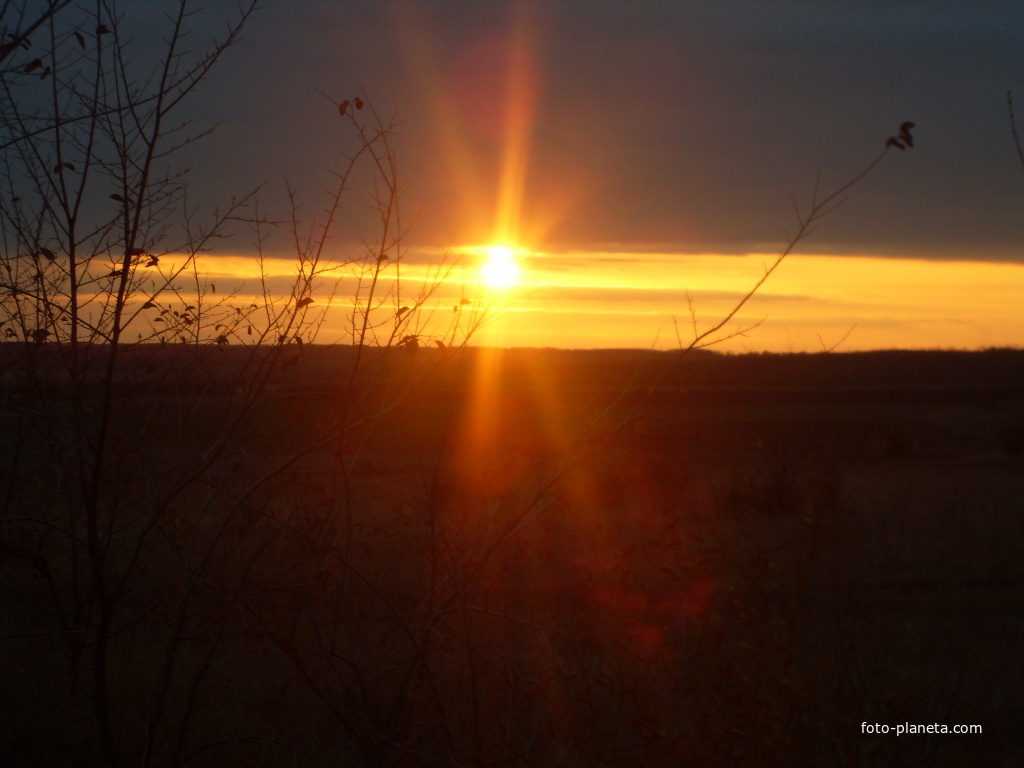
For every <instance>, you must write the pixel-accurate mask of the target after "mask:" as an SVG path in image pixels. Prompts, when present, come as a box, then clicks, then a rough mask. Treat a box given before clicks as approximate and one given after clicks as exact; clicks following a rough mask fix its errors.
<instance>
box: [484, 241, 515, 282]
mask: <svg viewBox="0 0 1024 768" xmlns="http://www.w3.org/2000/svg"><path fill="white" fill-rule="evenodd" d="M483 276H484V282H485V283H487V285H489V286H492V287H494V288H500V287H504V286H509V285H512V284H513V283H514V282H515V281H516V278H518V277H519V265H518V264H516V260H515V253H514V252H513V251H512V249H511V248H509V247H508V246H507V245H494V246H491V248H490V250H489V251H488V254H487V261H486V262H485V263H484V266H483Z"/></svg>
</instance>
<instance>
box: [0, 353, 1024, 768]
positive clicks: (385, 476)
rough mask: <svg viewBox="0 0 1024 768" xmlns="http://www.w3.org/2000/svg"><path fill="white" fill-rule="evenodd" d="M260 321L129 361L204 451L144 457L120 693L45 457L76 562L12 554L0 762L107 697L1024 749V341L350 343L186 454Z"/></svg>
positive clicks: (396, 748) (278, 760) (382, 738)
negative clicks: (887, 344)
mask: <svg viewBox="0 0 1024 768" xmlns="http://www.w3.org/2000/svg"><path fill="white" fill-rule="evenodd" d="M147 354H148V353H147ZM235 354H236V353H234V352H231V351H228V352H227V353H226V354H225V355H223V356H222V357H220V358H217V357H216V355H212V356H209V357H207V358H206V362H204V363H203V366H205V367H204V370H206V371H207V376H208V378H207V385H206V386H205V388H200V389H197V390H196V392H198V394H195V395H194V397H193V400H188V401H187V402H189V403H193V405H192V406H190V408H191V410H188V409H186V410H182V407H181V406H180V405H175V406H174V408H171V404H170V401H166V402H165V401H164V400H162V399H161V398H164V397H167V395H165V394H164V393H165V390H163V389H161V388H160V387H158V386H156V385H155V384H154V385H153V386H152V387H148V388H147V386H144V385H143V384H138V385H133V386H134V388H132V389H131V390H130V391H129V393H128V394H126V395H125V396H124V397H125V398H126V400H125V402H126V403H128V404H127V405H126V406H125V407H126V408H129V407H136V408H142V407H143V406H142V405H140V403H143V402H144V403H145V408H147V409H149V410H148V411H147V412H156V413H158V414H162V415H160V416H157V417H152V418H151V419H150V421H149V422H147V423H151V424H153V425H154V426H153V427H152V429H153V430H154V431H153V434H154V435H156V436H157V437H158V439H157V440H156V443H157V444H158V445H157V448H153V449H152V450H153V451H154V452H157V453H160V455H161V456H162V461H165V462H167V463H168V464H169V465H173V466H174V467H177V468H178V472H179V474H178V475H176V477H177V478H178V479H179V480H180V478H183V477H186V478H190V482H192V483H193V485H192V486H189V487H188V488H186V489H185V490H180V491H176V493H177V494H178V495H177V496H175V499H176V501H175V502H174V503H173V504H164V505H163V506H160V503H161V502H159V499H160V498H165V497H166V492H165V496H163V497H161V496H160V488H163V486H160V483H161V482H165V480H161V479H160V478H161V477H163V475H162V474H161V472H160V471H158V470H157V468H156V467H154V466H153V465H147V468H145V469H143V470H140V471H139V472H138V474H136V475H131V476H128V475H123V474H122V475H121V477H122V479H123V481H124V483H125V485H124V490H123V495H124V496H125V497H131V498H132V499H133V504H134V507H133V509H135V510H136V512H134V513H133V514H144V513H145V509H147V507H146V506H145V504H144V503H143V502H142V499H143V498H146V499H150V501H149V502H147V503H149V504H150V505H151V507H150V508H152V509H155V510H156V511H155V512H153V513H152V516H151V518H150V519H152V520H155V521H156V523H155V527H154V528H153V531H155V533H153V534H152V538H147V537H150V535H151V534H149V533H146V534H145V536H142V534H132V535H133V536H135V538H131V536H129V537H128V538H127V539H125V541H127V542H128V543H127V544H125V545H124V546H122V547H120V548H118V547H114V548H113V549H112V550H111V552H110V554H109V555H108V559H107V561H105V562H106V563H107V564H106V565H105V566H104V567H105V568H107V569H108V570H107V572H106V573H107V576H106V577H105V578H109V573H110V572H115V573H116V576H117V578H118V579H119V580H120V581H118V583H119V584H121V583H129V584H131V585H132V589H131V590H125V591H124V592H123V593H122V592H115V594H116V596H117V600H118V601H119V602H117V609H116V610H115V611H112V615H113V619H112V622H113V624H114V629H113V630H112V631H111V632H110V635H109V638H108V640H109V642H110V643H111V644H112V645H113V646H115V647H116V649H117V653H116V654H113V655H112V656H111V657H110V658H111V660H110V661H109V665H108V669H107V670H106V672H104V673H103V674H104V675H105V680H106V682H107V686H108V688H109V690H107V691H106V692H101V694H102V696H103V697H105V699H104V700H102V701H100V699H99V698H98V696H99V694H97V693H96V691H95V685H96V684H95V680H96V679H98V675H97V671H96V663H97V662H96V661H94V659H99V658H100V656H101V654H97V653H96V644H95V643H96V640H95V638H93V636H92V635H90V633H94V634H96V637H99V636H100V634H102V633H99V631H98V630H97V629H96V628H95V626H94V624H95V621H96V616H97V615H98V613H97V611H98V609H97V608H95V607H94V605H93V603H92V602H89V600H90V599H91V597H90V594H91V593H90V592H89V590H88V589H84V588H82V587H81V585H80V584H79V585H77V586H76V585H75V584H73V583H72V582H74V581H75V579H79V580H81V579H86V578H87V577H86V572H87V571H88V568H87V567H86V566H84V565H83V564H82V562H80V561H78V560H75V559H74V557H73V556H72V555H73V551H74V547H73V546H71V545H63V544H53V543H52V539H53V538H54V537H55V536H57V534H54V533H52V532H51V533H40V530H42V528H41V527H40V526H41V525H42V523H40V522H39V521H41V520H45V519H46V513H43V512H40V511H39V510H38V509H33V510H32V511H31V514H29V513H28V512H26V509H28V507H30V506H32V504H31V503H30V502H33V499H31V498H30V497H28V496H26V495H25V494H26V493H27V491H24V490H21V491H18V492H17V493H21V494H22V495H21V496H18V495H17V493H14V492H13V491H12V492H9V494H8V497H9V501H8V506H7V508H6V510H7V511H6V513H5V514H6V515H7V517H6V518H5V520H4V521H3V522H4V524H5V526H6V534H5V535H6V537H7V538H6V539H4V540H6V541H8V542H13V543H14V544H16V545H17V548H18V551H19V552H22V553H23V552H24V551H29V552H30V553H31V554H32V556H36V555H38V556H39V557H43V558H46V559H47V561H48V566H47V567H48V573H49V574H50V576H49V577H48V578H50V579H51V582H52V581H54V580H55V581H57V582H61V584H60V585H59V586H58V587H57V588H48V587H46V586H45V585H44V584H43V583H41V580H40V579H39V578H37V577H34V576H31V574H30V573H29V572H30V570H31V569H28V568H26V566H25V565H24V562H25V560H26V557H21V559H18V558H14V557H8V558H7V559H6V560H4V561H0V568H2V570H0V574H2V576H3V580H2V581H0V589H2V590H3V591H4V595H3V598H2V599H3V600H5V601H6V604H7V607H6V608H4V609H2V614H0V618H2V620H3V622H4V623H3V624H0V673H2V675H3V677H2V685H3V694H2V698H0V764H2V763H3V757H2V755H4V754H7V755H15V756H16V762H17V763H18V764H26V765H27V764H32V763H37V764H42V763H43V762H46V761H52V760H55V759H59V760H62V761H67V760H68V759H69V755H71V754H82V755H85V756H86V757H85V758H83V759H82V760H81V763H80V764H83V765H85V764H90V765H91V764H95V762H90V761H91V760H92V759H93V757H94V756H95V755H97V754H101V753H102V747H101V745H100V744H99V742H98V740H99V737H97V736H95V735H94V734H95V731H96V729H95V728H94V727H93V725H91V724H92V723H93V722H94V721H96V720H97V719H98V717H99V716H98V714H97V711H98V709H99V708H101V707H102V708H105V710H106V711H108V712H109V713H111V717H113V719H114V720H115V721H117V723H118V726H117V733H118V735H117V736H116V749H117V750H118V755H119V758H120V761H121V762H125V763H126V764H139V762H140V758H141V760H142V762H143V764H153V765H157V764H159V765H163V764H168V765H184V764H188V765H206V764H210V765H214V764H218V765H220V764H238V765H280V764H285V762H286V761H287V764H289V765H292V764H294V765H319V764H325V765H428V764H441V765H457V764H458V765H485V764H486V765H580V766H597V765H638V766H639V765H645V766H650V765H655V766H658V765H666V766H668V765H673V766H674V765H695V766H696V765H701V766H703V765H723V766H724V765H751V766H753V765H758V766H772V765H779V766H784V765H785V766H790V765H841V766H875V765H879V766H881V765H886V766H890V765H891V766H939V765H941V766H1002V765H1006V766H1010V765H1020V764H1022V763H1024V737H1022V736H1021V735H1020V728H1019V725H1020V723H1021V722H1024V656H1022V652H1021V649H1022V648H1024V557H1022V555H1024V501H1022V499H1024V472H1022V469H1024V353H1021V352H1017V351H1007V350H993V351H989V352H979V353H954V352H935V353H907V352H892V353H864V354H832V355H752V356H719V355H711V354H706V355H695V356H692V357H689V358H687V359H685V360H683V361H681V362H679V363H678V364H677V365H673V364H672V360H673V358H672V356H671V355H670V354H666V353H645V352H628V351H623V352H619V351H598V352H561V351H553V350H540V351H538V350H506V351H494V350H464V351H461V352H455V353H448V352H446V353H442V352H441V351H439V350H421V351H420V352H419V353H417V354H416V355H411V354H406V353H405V352H399V354H398V355H397V356H396V357H395V359H393V360H383V358H381V359H375V360H374V361H373V362H374V363H375V364H377V363H380V364H381V367H379V368H376V367H374V368H372V369H371V371H372V372H370V373H367V374H366V375H365V376H364V377H363V378H361V379H360V380H359V386H358V387H355V388H350V387H349V386H348V381H349V375H350V372H351V367H350V366H351V355H350V352H349V351H348V350H341V349H317V348H314V349H310V350H306V351H305V352H304V353H303V357H302V358H301V359H300V360H298V361H297V362H296V363H295V364H294V365H292V366H291V367H289V368H288V369H287V371H286V373H285V374H284V375H281V376H277V377H275V378H273V380H272V381H271V382H270V383H269V384H268V387H267V388H266V390H265V393H264V396H263V397H262V399H261V400H260V405H259V408H258V409H257V411H254V414H256V415H254V416H252V417H248V418H247V420H246V421H245V422H244V425H243V427H244V428H242V429H239V430H238V432H239V435H238V436H237V437H232V440H231V441H229V443H230V444H229V447H227V448H223V454H218V456H220V455H223V457H224V461H225V463H224V464H223V467H222V468H221V469H217V468H218V467H220V466H221V465H219V464H216V463H210V464H208V465H204V468H203V469H202V471H201V472H199V473H195V472H191V471H185V470H184V469H181V468H182V467H185V466H186V465H189V461H188V457H189V455H191V453H192V451H193V450H198V448H193V447H191V446H193V443H192V442H190V441H196V442H195V443H194V445H195V446H199V445H200V444H203V445H205V444H207V443H208V442H209V441H211V440H212V441H214V442H215V441H216V438H217V435H218V434H220V432H219V430H221V429H224V428H226V427H224V426H223V424H224V422H222V421H219V420H218V418H217V414H220V413H223V412H226V411H230V409H231V407H232V406H231V405H230V403H231V402H233V399H237V398H238V397H239V396H240V394H239V392H240V391H241V390H240V389H239V386H240V385H239V383H238V382H237V381H236V377H235V372H236V369H237V367H238V365H239V363H238V361H237V359H236V357H233V355H235ZM146 364H147V365H148V366H149V368H150V369H151V371H152V370H160V369H161V368H162V367H166V366H167V365H168V364H169V363H168V360H167V359H161V360H156V361H154V360H149V361H148V362H147V363H146ZM147 381H148V380H147ZM243 389H244V387H243ZM346 393H347V394H346ZM177 396H180V392H179V393H178V395H177ZM7 397H8V398H10V397H14V395H11V394H10V393H8V395H7ZM178 402H181V401H179V400H176V401H175V403H178ZM133 403H134V405H131V404H133ZM167 411H173V414H171V415H172V416H173V418H171V417H170V416H168V415H167ZM337 419H343V420H344V421H345V423H346V424H348V425H350V428H349V429H348V430H347V431H346V433H345V435H344V436H343V437H340V438H336V437H335V436H333V434H331V433H330V427H331V424H332V423H333V422H334V421H335V420H337ZM12 423H13V422H11V421H10V415H9V414H8V424H12ZM139 423H141V422H139V421H133V422H132V424H133V425H136V424H139ZM175 425H177V426H175ZM182 425H184V426H182ZM122 426H123V425H122ZM174 430H177V431H174ZM126 431H127V430H126ZM232 434H234V433H232ZM175 435H176V436H177V437H173V439H172V436H175ZM321 437H322V438H323V439H321ZM126 439H127V438H126ZM204 441H205V442H204ZM12 445H13V444H12ZM12 450H13V449H12ZM40 450H42V449H40ZM271 466H273V467H275V468H276V469H275V470H274V473H275V474H274V476H273V481H272V482H271V481H270V480H268V481H266V482H262V481H261V483H262V484H259V485H258V488H259V490H258V492H256V493H249V495H245V494H246V493H247V492H246V491H244V490H240V489H241V488H242V487H243V486H245V485H246V483H249V484H250V485H251V486H252V487H256V486H255V485H252V484H253V483H256V479H257V478H259V477H264V476H267V473H268V472H269V470H268V469H267V468H268V467H271ZM215 471H217V472H222V473H223V474H224V476H225V478H226V479H223V480H221V479H218V478H219V477H220V476H219V475H218V476H216V477H215V476H214V473H215ZM204 473H205V474H204ZM261 473H263V474H261ZM164 474H166V473H164ZM196 478H199V481H196ZM5 482H7V483H8V484H9V486H10V487H11V488H14V484H13V481H12V480H11V478H10V477H8V476H6V475H5ZM166 482H170V481H166ZM131 483H136V484H139V485H140V486H145V487H146V488H149V489H150V490H149V491H147V493H149V494H150V495H148V496H147V495H146V493H143V492H142V491H138V492H134V491H132V490H131V486H130V484H131ZM147 484H148V485H147ZM180 484H181V483H179V485H180ZM151 486H152V487H151ZM157 486H160V488H157ZM175 487H177V486H175ZM153 488H156V490H153ZM243 497H244V504H243V505H241V506H240V505H239V502H238V499H240V498H243ZM12 499H13V501H12ZM19 499H20V502H19V501H18V500H19ZM154 499H156V500H155V501H154ZM218 499H219V500H218ZM136 502H137V503H136ZM19 503H20V504H21V507H19V506H18V505H19ZM112 503H113V502H112ZM153 504H156V505H157V506H152V505H153ZM111 509H114V507H113V506H112V507H111ZM240 509H243V510H244V513H245V525H244V527H242V528H238V527H234V526H236V523H237V520H238V519H240V518H238V516H239V515H241V514H242V513H241V512H239V510H240ZM221 510H230V511H229V512H223V511H221ZM117 514H123V513H117ZM32 515H35V517H34V518H33V520H35V521H36V523H37V524H36V525H35V527H33V526H32V525H27V524H25V523H24V518H25V517H26V516H28V517H31V516H32ZM230 515H234V516H235V517H232V518H231V519H232V520H233V521H234V522H231V523H230V524H229V523H225V522H224V520H226V519H227V517H225V516H230ZM110 516H111V519H113V518H114V517H115V516H116V515H115V512H110ZM125 519H133V518H131V515H129V516H128V518H125ZM46 525H51V524H50V523H46ZM133 525H136V527H135V528H133V527H132V526H133ZM43 527H45V526H43ZM51 527H53V528H55V529H59V530H62V531H63V535H68V536H69V537H70V534H69V529H68V528H67V527H66V526H65V527H64V528H61V524H58V523H53V524H52V525H51ZM110 530H111V531H112V533H111V536H112V538H113V539H115V540H116V536H117V535H120V534H117V533H116V531H121V530H125V531H130V530H136V531H139V530H142V529H141V528H139V527H138V526H137V524H135V523H130V522H125V523H123V528H118V527H117V526H114V525H113V524H111V527H110ZM147 530H148V529H147ZM125 535H126V536H127V534H125ZM140 537H141V538H140ZM70 538H73V537H70ZM86 538H87V537H86ZM225 541H229V542H230V546H225V545H224V542H225ZM136 542H137V543H136ZM8 546H9V549H11V551H13V548H12V545H11V544H9V545H8ZM83 546H84V545H83ZM69 552H70V553H72V554H69ZM132 553H138V554H144V555H145V557H136V558H135V559H131V558H130V557H129V555H131V554H132ZM203 553H206V554H205V555H203V557H201V556H200V555H201V554H203ZM204 557H205V559H203V558H204ZM118 558H122V560H119V559H118ZM140 560H141V561H143V563H142V565H141V566H140V565H139V561H140ZM147 562H148V563H149V567H148V568H147V567H145V565H146V563H147ZM109 563H115V564H114V565H109ZM26 574H28V575H26ZM62 580H63V581H62ZM63 582H66V584H64V583H63ZM171 582H173V583H171ZM179 582H181V583H188V584H189V585H190V586H189V587H188V588H182V587H181V586H180V583H179ZM47 601H50V602H47ZM61 611H63V612H64V614H61ZM99 613H102V611H99ZM65 614H74V615H76V616H77V617H78V621H79V623H78V625H75V626H77V629H74V631H76V632H79V633H80V635H84V636H86V639H85V640H84V641H83V642H81V643H78V644H76V643H74V642H68V641H67V637H68V636H69V635H68V633H70V632H71V631H72V629H73V628H72V627H70V625H68V624H67V622H66V621H64V619H63V616H64V615H65ZM26 638H29V639H26ZM39 638H44V641H43V642H40V641H39ZM76 654H77V655H76ZM168 670H171V671H168ZM90 680H92V681H94V682H92V683H90V682H89V681H90ZM167 681H170V682H167ZM90 686H91V687H90ZM98 701H99V703H97V702H98ZM154 723H156V725H154ZM865 724H867V726H870V728H866V726H865ZM907 725H910V726H913V727H915V729H916V728H918V727H922V726H931V727H932V728H931V730H939V731H941V730H942V729H943V728H948V729H949V730H950V731H952V730H953V729H954V728H955V727H958V726H971V725H975V726H980V727H981V733H973V734H954V733H931V734H929V733H906V734H902V735H897V733H896V731H897V726H907ZM885 727H888V729H889V732H888V733H879V732H873V733H872V732H865V731H866V730H874V731H879V730H884V728H885ZM154 734H156V735H154ZM75 740H79V741H81V743H83V744H85V747H84V751H82V752H79V751H78V748H77V747H72V746H71V744H72V742H73V741H75ZM90 750H91V751H90ZM145 761H149V762H145ZM74 762H75V761H74V760H71V761H70V762H67V764H73V763H74ZM12 764H14V763H12Z"/></svg>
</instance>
